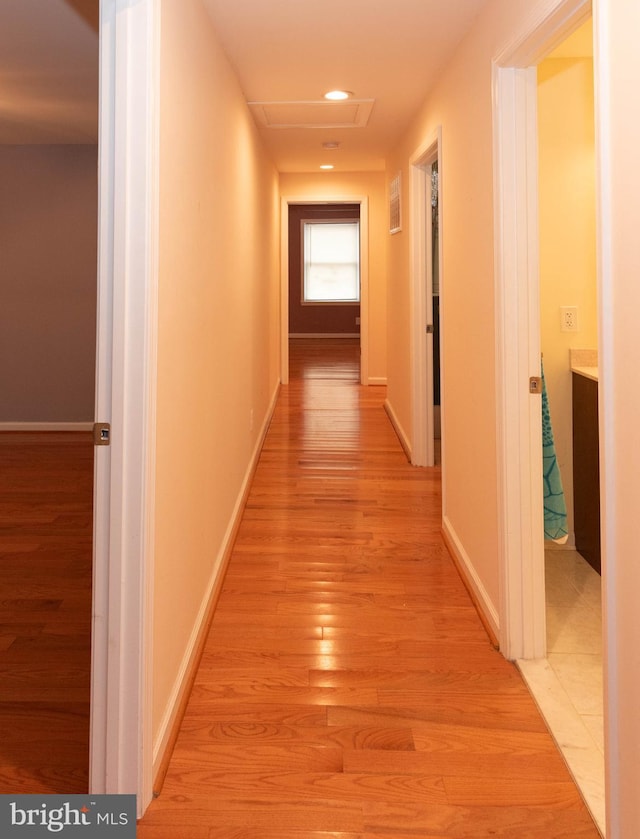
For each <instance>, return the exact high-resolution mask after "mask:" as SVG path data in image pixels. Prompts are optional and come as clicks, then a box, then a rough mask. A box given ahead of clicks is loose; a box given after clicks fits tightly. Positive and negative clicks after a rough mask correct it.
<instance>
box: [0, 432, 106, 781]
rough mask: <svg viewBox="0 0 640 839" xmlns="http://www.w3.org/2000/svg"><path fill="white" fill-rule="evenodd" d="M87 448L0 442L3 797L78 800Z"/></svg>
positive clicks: (27, 439) (83, 440) (86, 636)
mask: <svg viewBox="0 0 640 839" xmlns="http://www.w3.org/2000/svg"><path fill="white" fill-rule="evenodd" d="M92 498H93V443H92V440H91V435H90V434H75V433H66V432H65V433H57V434H40V433H26V434H21V433H10V432H9V433H2V434H0V794H9V793H65V794H71V793H82V792H86V791H87V783H88V781H87V779H88V764H89V684H90V655H91V653H90V638H91V566H92Z"/></svg>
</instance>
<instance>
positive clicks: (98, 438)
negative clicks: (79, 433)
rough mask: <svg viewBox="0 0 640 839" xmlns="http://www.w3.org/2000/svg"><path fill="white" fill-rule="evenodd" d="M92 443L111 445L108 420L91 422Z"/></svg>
mask: <svg viewBox="0 0 640 839" xmlns="http://www.w3.org/2000/svg"><path fill="white" fill-rule="evenodd" d="M93 445H94V446H109V445H111V425H110V423H108V422H94V424H93Z"/></svg>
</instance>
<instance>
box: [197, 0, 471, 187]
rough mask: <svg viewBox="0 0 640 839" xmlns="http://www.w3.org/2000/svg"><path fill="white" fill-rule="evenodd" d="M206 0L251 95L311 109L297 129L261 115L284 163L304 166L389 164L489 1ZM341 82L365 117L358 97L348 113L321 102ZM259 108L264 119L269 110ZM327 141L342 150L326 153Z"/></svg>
mask: <svg viewBox="0 0 640 839" xmlns="http://www.w3.org/2000/svg"><path fill="white" fill-rule="evenodd" d="M203 2H204V5H205V6H206V7H207V9H208V11H209V14H210V16H211V19H212V20H213V22H214V26H215V29H216V31H217V33H218V36H219V38H220V40H221V42H222V45H223V47H224V48H225V50H226V52H227V55H228V56H229V58H230V60H231V63H232V64H233V65H234V67H235V70H236V73H237V75H238V78H239V79H240V84H241V86H242V89H243V92H244V94H245V97H246V99H247V101H248V102H250V103H254V102H255V103H265V102H266V103H278V104H277V105H275V106H271V108H270V109H269V108H267V112H269V110H272V111H274V112H275V113H276V118H277V116H278V115H279V114H282V113H287V111H292V110H293V108H294V105H295V103H300V104H298V105H297V106H296V108H297V111H298V112H301V111H304V110H306V111H307V112H308V113H307V114H306V115H304V114H299V116H301V117H302V116H304V117H305V119H306V121H301V120H299V121H298V123H297V125H298V127H293V126H295V125H296V123H291V122H289V123H286V124H288V125H290V126H292V127H286V128H282V127H267V125H265V124H262V123H261V122H259V126H260V132H261V134H262V136H263V139H264V141H265V143H266V146H267V148H268V149H269V151H270V153H271V156H272V158H273V160H274V162H275V164H276V166H277V168H278V169H279V170H280V171H282V172H299V171H317V170H318V167H319V166H320V165H321V164H323V163H332V164H334V166H335V168H336V169H337V170H360V171H372V170H381V169H383V168H384V158H385V154H386V153H387V152H388V151H389V150H390V149H391V148H392V147H393V145H394V144H395V143H396V141H397V140H398V138H399V137H400V135H401V134H402V131H403V129H404V128H405V127H406V125H407V123H408V122H409V120H410V119H411V117H412V116H413V115H414V114H415V112H416V111H417V109H418V107H419V105H420V104H421V102H422V101H423V99H424V98H425V96H426V93H427V92H428V90H429V88H430V86H431V85H432V84H433V82H434V80H435V78H436V76H437V74H438V72H439V70H440V69H441V68H442V66H443V65H444V63H445V62H446V60H447V58H448V57H449V55H450V54H451V52H452V50H453V49H454V48H455V46H456V45H457V44H458V43H459V42H460V40H461V39H462V38H463V36H464V34H465V33H466V31H467V30H468V29H469V28H470V26H471V25H472V23H473V21H474V19H475V17H476V15H477V14H478V12H479V10H480V9H481V7H482V6H484V5H485V2H486V0H453V2H452V0H304V1H303V0H269V2H265V0H233V2H230V0H203ZM334 88H339V89H342V90H348V91H351V92H352V93H353V94H354V100H355V101H356V103H362V104H363V105H364V104H365V103H366V104H368V105H369V106H370V108H369V109H370V114H369V116H368V119H367V121H366V123H365V125H362V124H360V123H358V124H354V122H355V120H356V119H357V115H356V114H354V107H353V102H352V103H345V104H344V105H342V106H341V108H342V109H343V113H340V109H339V108H338V109H336V107H335V104H325V103H324V101H323V95H324V93H326V92H327V91H328V90H332V89H334ZM280 103H288V106H287V107H286V108H285V106H284V105H281V104H280ZM318 103H321V104H318ZM323 109H326V116H325V115H324V113H323ZM252 110H253V111H254V115H255V116H257V120H261V117H262V114H261V113H260V111H263V112H264V110H265V108H264V107H263V106H252ZM360 110H361V109H360ZM272 124H273V123H272ZM314 125H315V126H319V127H312V126H314ZM332 126H335V127H332ZM340 126H342V127H340ZM325 141H337V142H339V143H340V148H339V149H338V150H337V151H331V152H326V151H324V150H323V148H322V143H323V142H325Z"/></svg>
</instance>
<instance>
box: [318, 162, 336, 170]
mask: <svg viewBox="0 0 640 839" xmlns="http://www.w3.org/2000/svg"><path fill="white" fill-rule="evenodd" d="M320 168H321V169H333V163H323V164H322V166H321V167H320Z"/></svg>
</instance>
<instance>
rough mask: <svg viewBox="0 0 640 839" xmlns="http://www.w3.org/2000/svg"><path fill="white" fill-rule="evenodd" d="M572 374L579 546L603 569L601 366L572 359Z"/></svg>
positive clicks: (574, 467)
mask: <svg viewBox="0 0 640 839" xmlns="http://www.w3.org/2000/svg"><path fill="white" fill-rule="evenodd" d="M571 374H572V375H571V378H572V386H573V511H574V527H575V535H576V550H577V551H578V553H579V554H580V555H581V556H583V557H584V558H585V559H586V561H587V562H588V563H589V565H591V567H592V568H594V569H595V570H596V571H597V572H598V573H600V464H599V442H598V368H597V366H585V365H580V364H575V363H572V365H571Z"/></svg>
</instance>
